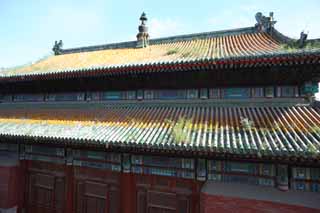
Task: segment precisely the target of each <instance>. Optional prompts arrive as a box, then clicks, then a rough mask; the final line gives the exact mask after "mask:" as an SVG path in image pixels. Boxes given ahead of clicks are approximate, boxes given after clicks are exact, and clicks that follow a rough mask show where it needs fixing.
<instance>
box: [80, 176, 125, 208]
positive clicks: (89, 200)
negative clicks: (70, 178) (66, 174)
mask: <svg viewBox="0 0 320 213" xmlns="http://www.w3.org/2000/svg"><path fill="white" fill-rule="evenodd" d="M75 193H76V194H75V197H76V208H77V213H119V208H120V203H119V202H120V193H119V189H118V187H116V186H112V185H109V184H106V183H100V182H94V181H77V186H76V191H75Z"/></svg>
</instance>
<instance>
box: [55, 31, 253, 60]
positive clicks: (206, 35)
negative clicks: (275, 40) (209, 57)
mask: <svg viewBox="0 0 320 213" xmlns="http://www.w3.org/2000/svg"><path fill="white" fill-rule="evenodd" d="M255 31H256V28H255V27H244V28H236V29H229V30H219V31H209V32H202V33H191V34H183V35H177V36H169V37H163V38H154V39H150V40H149V44H150V45H154V44H163V43H171V42H179V41H188V40H193V39H204V38H214V37H220V36H227V35H241V34H245V33H254V32H255ZM136 45H137V42H136V41H125V42H116V43H110V44H103V45H94V46H85V47H77V48H70V49H62V50H61V54H71V53H80V52H92V51H99V50H107V49H121V48H135V47H136Z"/></svg>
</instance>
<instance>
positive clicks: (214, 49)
mask: <svg viewBox="0 0 320 213" xmlns="http://www.w3.org/2000/svg"><path fill="white" fill-rule="evenodd" d="M291 40H292V39H290V38H287V37H285V36H283V35H282V34H281V33H279V32H278V31H277V30H276V29H273V33H269V32H263V31H260V30H258V29H257V27H248V28H241V29H234V30H226V31H215V32H206V33H197V34H188V35H181V36H173V37H167V38H160V39H150V41H149V46H148V47H146V48H136V41H132V42H123V43H114V44H107V45H99V46H91V47H81V48H73V49H61V50H60V54H59V55H54V56H49V57H47V58H45V59H42V60H40V61H38V62H35V63H33V64H31V65H27V66H22V67H18V68H15V69H9V70H5V71H3V72H2V73H1V75H0V78H7V77H11V78H12V77H19V76H20V77H21V76H38V75H52V74H61V73H74V72H77V73H81V72H90V71H97V70H100V71H101V70H103V71H105V72H111V71H112V72H115V73H117V72H120V70H123V69H125V70H127V71H129V70H130V69H131V68H132V69H133V68H135V67H140V68H142V69H143V68H145V69H150V66H153V67H156V66H161V65H177V64H178V65H179V64H180V65H181V64H190V63H202V62H204V63H212V64H215V63H219V62H221V61H226V63H231V64H241V63H248V60H250V59H255V60H256V59H257V58H258V59H259V58H260V59H266V60H267V63H269V62H270V60H269V59H270V58H274V59H277V60H278V59H279V60H280V59H281V58H282V59H283V60H284V61H290V60H291V61H292V60H293V61H295V60H298V61H299V60H300V61H301V60H305V57H306V56H312V57H313V58H312V59H311V60H313V62H315V61H316V63H319V60H320V59H319V56H320V48H319V47H320V46H319V47H318V46H316V47H314V46H312V45H309V46H307V48H303V49H299V48H288V47H286V46H285V44H287V43H288V42H290V41H291ZM290 57H293V59H290ZM301 58H302V59H301ZM309 59H310V58H309ZM268 60H269V61H268ZM280 61H281V60H280ZM253 63H258V62H257V61H254V62H253ZM259 63H260V62H259ZM263 63H265V62H263ZM275 63H278V62H277V61H276V62H275ZM303 63H305V62H303ZM121 72H122V71H121Z"/></svg>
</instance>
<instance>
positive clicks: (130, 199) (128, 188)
mask: <svg viewBox="0 0 320 213" xmlns="http://www.w3.org/2000/svg"><path fill="white" fill-rule="evenodd" d="M135 186H136V184H135V182H134V177H133V175H132V174H130V173H122V174H121V183H120V190H121V192H120V199H121V200H120V206H121V209H120V212H121V213H135V212H136V190H135Z"/></svg>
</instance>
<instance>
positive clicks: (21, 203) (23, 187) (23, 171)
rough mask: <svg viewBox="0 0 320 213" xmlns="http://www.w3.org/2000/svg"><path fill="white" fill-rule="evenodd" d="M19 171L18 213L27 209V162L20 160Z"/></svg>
mask: <svg viewBox="0 0 320 213" xmlns="http://www.w3.org/2000/svg"><path fill="white" fill-rule="evenodd" d="M19 164H20V165H19V169H18V180H19V181H18V188H17V189H18V190H19V193H18V213H22V212H24V211H23V209H25V208H26V198H27V193H28V192H27V188H28V186H27V184H28V183H27V161H26V160H20V163H19Z"/></svg>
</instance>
